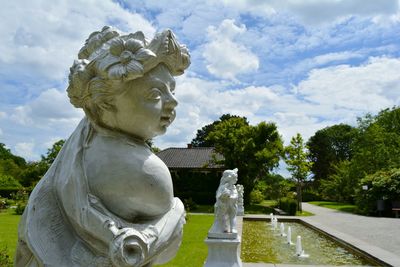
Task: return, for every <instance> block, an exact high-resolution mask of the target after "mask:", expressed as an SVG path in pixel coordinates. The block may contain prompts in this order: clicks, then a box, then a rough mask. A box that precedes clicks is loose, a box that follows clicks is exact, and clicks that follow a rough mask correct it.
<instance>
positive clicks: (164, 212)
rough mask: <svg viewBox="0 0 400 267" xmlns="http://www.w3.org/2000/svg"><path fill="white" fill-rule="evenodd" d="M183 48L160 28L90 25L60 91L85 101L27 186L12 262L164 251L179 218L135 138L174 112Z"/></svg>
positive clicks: (156, 255) (148, 134) (56, 262)
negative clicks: (41, 172) (151, 32)
mask: <svg viewBox="0 0 400 267" xmlns="http://www.w3.org/2000/svg"><path fill="white" fill-rule="evenodd" d="M189 64H190V58H189V53H188V50H187V49H186V48H185V47H184V46H182V45H180V44H179V43H178V42H177V40H176V38H175V36H174V35H173V33H172V32H171V31H170V30H166V31H164V32H162V33H159V34H157V35H155V37H154V39H153V40H151V41H148V40H147V39H145V37H144V34H143V33H142V32H136V33H133V34H128V35H120V34H119V33H118V32H117V31H115V30H113V29H112V28H110V27H104V28H103V29H102V30H101V31H99V32H94V33H92V34H91V35H90V36H89V38H88V39H87V40H86V43H85V45H84V47H83V48H82V49H81V50H80V52H79V59H78V60H76V61H75V62H74V64H73V66H72V67H71V69H70V76H69V87H68V95H69V97H70V100H71V103H72V104H73V105H74V106H75V107H78V108H82V109H83V110H84V111H85V114H86V117H85V118H84V119H83V120H82V121H81V123H80V124H79V125H78V127H77V128H76V130H75V131H74V132H73V133H72V135H71V137H70V138H69V139H68V140H67V142H66V143H65V145H64V147H63V148H62V150H61V152H60V153H59V155H58V157H57V158H56V160H55V161H54V163H53V165H52V166H51V167H50V169H49V170H48V172H47V173H46V175H45V176H44V177H43V178H42V179H41V181H40V182H39V183H38V185H37V186H36V187H35V189H34V190H33V192H32V194H31V196H30V199H29V203H28V205H27V207H26V209H25V212H24V214H23V216H22V218H21V222H20V225H19V230H18V247H17V253H16V259H15V264H16V266H29V267H33V266H57V267H60V266H82V267H88V266H93V267H99V266H152V265H153V264H156V263H157V264H158V263H164V262H167V261H169V260H170V259H171V258H172V257H174V255H175V253H176V252H177V250H178V247H179V245H180V242H181V236H182V228H183V224H184V222H185V219H184V216H185V212H184V207H183V204H182V202H181V201H180V200H179V199H178V198H174V196H173V188H172V180H171V175H170V173H169V171H168V168H167V167H166V166H165V164H164V163H163V162H162V161H161V160H160V159H159V158H158V157H157V156H155V155H154V154H153V153H152V152H151V151H150V148H149V146H148V145H147V144H146V142H145V141H147V140H149V139H151V138H153V137H155V136H157V135H160V134H163V133H165V131H166V129H167V127H168V126H169V125H170V124H171V123H172V121H173V120H174V118H175V107H176V105H177V101H176V99H175V97H174V89H175V80H174V78H173V76H176V75H180V74H182V73H183V71H184V70H185V69H186V68H187V67H188V66H189Z"/></svg>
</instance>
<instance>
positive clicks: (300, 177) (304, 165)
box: [285, 133, 312, 211]
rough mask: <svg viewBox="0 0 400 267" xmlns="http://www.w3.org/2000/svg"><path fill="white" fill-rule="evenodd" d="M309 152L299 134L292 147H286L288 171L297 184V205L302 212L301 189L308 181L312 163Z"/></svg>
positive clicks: (291, 144)
mask: <svg viewBox="0 0 400 267" xmlns="http://www.w3.org/2000/svg"><path fill="white" fill-rule="evenodd" d="M308 156H309V152H308V151H307V150H306V147H305V144H304V141H303V138H302V137H301V135H300V134H299V133H297V134H296V136H293V137H292V139H291V140H290V145H288V146H287V147H285V162H286V164H287V170H288V171H289V172H290V173H291V174H292V178H293V179H294V180H295V181H296V183H297V203H298V210H299V211H302V207H301V202H302V196H301V191H302V190H301V189H302V186H303V182H304V181H306V180H307V177H308V175H309V173H310V170H311V167H312V162H310V161H309V160H308Z"/></svg>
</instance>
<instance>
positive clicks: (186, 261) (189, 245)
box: [0, 210, 214, 267]
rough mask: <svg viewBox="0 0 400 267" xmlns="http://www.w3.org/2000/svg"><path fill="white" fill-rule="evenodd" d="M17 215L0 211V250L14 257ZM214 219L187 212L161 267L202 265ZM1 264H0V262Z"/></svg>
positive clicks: (210, 216)
mask: <svg viewBox="0 0 400 267" xmlns="http://www.w3.org/2000/svg"><path fill="white" fill-rule="evenodd" d="M20 217H21V216H19V215H14V214H13V210H5V211H1V212H0V251H1V250H3V249H4V248H6V247H7V252H8V255H9V256H10V258H11V259H13V258H14V253H15V249H16V245H17V229H18V222H19V220H20ZM213 220H214V216H213V215H197V214H189V215H188V217H187V223H186V224H185V227H184V232H183V240H182V245H181V247H180V249H179V251H178V254H177V256H176V257H175V259H174V260H173V261H171V262H169V263H167V264H164V265H159V266H163V267H168V266H169V267H172V266H173V267H187V266H191V267H196V266H203V264H204V261H205V259H206V257H207V246H206V244H205V243H204V239H205V238H206V236H207V232H208V230H209V229H210V227H211V225H212V223H213ZM0 265H1V264H0Z"/></svg>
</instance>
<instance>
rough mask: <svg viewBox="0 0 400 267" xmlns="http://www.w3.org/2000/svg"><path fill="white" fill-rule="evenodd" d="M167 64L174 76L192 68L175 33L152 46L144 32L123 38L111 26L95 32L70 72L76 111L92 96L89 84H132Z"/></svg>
mask: <svg viewBox="0 0 400 267" xmlns="http://www.w3.org/2000/svg"><path fill="white" fill-rule="evenodd" d="M160 63H163V64H165V65H166V66H167V68H168V69H169V71H170V72H171V74H172V75H174V76H177V75H181V74H183V72H184V70H185V69H187V68H188V67H189V65H190V55H189V51H188V49H187V48H186V46H184V45H181V44H179V43H178V41H177V39H176V37H175V35H174V34H173V33H172V31H171V30H165V31H163V32H160V33H158V34H156V35H155V36H154V38H153V39H152V40H151V41H150V42H149V41H148V40H147V39H146V38H145V36H144V34H143V32H141V31H138V32H135V33H131V34H128V35H120V34H119V33H118V32H117V31H116V30H115V29H113V28H112V27H109V26H105V27H103V29H102V30H101V31H97V32H93V33H92V34H90V36H89V38H88V39H87V40H86V42H85V45H84V46H83V47H82V49H81V50H80V51H79V54H78V60H75V62H74V64H73V66H72V67H71V69H70V75H69V87H68V90H67V91H68V96H69V97H70V99H71V103H72V104H73V105H74V106H75V107H82V106H83V103H82V101H84V99H85V97H86V96H87V95H89V94H90V92H88V86H87V84H88V83H89V82H90V81H91V80H92V79H93V78H99V79H102V80H120V81H130V80H134V79H137V78H140V77H142V76H143V75H144V74H145V73H146V72H148V71H149V70H151V69H153V68H155V67H156V66H157V65H158V64H160Z"/></svg>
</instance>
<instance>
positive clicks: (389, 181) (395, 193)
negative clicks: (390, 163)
mask: <svg viewBox="0 0 400 267" xmlns="http://www.w3.org/2000/svg"><path fill="white" fill-rule="evenodd" d="M360 184H361V185H364V186H367V187H368V189H367V190H363V189H362V188H361V186H359V187H358V188H357V190H356V192H357V197H356V204H357V207H358V209H359V210H360V211H361V212H362V213H366V214H371V213H373V212H375V210H376V203H377V201H378V200H388V199H389V200H400V169H397V168H396V169H391V170H388V171H378V172H376V173H374V174H371V175H367V176H365V177H364V178H363V179H361V181H360Z"/></svg>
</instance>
